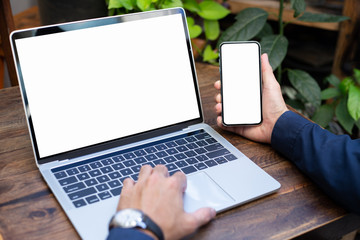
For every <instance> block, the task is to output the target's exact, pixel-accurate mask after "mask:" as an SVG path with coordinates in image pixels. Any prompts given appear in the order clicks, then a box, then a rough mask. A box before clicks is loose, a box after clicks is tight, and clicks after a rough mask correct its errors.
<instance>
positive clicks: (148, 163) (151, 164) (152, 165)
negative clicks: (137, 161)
mask: <svg viewBox="0 0 360 240" xmlns="http://www.w3.org/2000/svg"><path fill="white" fill-rule="evenodd" d="M144 165H150V166H151V167H152V168H153V167H155V164H153V163H152V162H147V163H143V164H141V166H144Z"/></svg>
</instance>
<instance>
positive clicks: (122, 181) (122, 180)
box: [119, 177, 129, 184]
mask: <svg viewBox="0 0 360 240" xmlns="http://www.w3.org/2000/svg"><path fill="white" fill-rule="evenodd" d="M127 178H129V177H123V178H120V179H119V181H120V182H121V183H122V184H124V181H125V179H127Z"/></svg>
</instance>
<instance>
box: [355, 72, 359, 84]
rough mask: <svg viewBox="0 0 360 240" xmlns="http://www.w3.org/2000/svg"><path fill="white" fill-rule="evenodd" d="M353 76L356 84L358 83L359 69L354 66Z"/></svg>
mask: <svg viewBox="0 0 360 240" xmlns="http://www.w3.org/2000/svg"><path fill="white" fill-rule="evenodd" d="M354 78H355V81H356V82H357V84H360V70H359V69H356V68H354Z"/></svg>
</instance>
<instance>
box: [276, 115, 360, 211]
mask: <svg viewBox="0 0 360 240" xmlns="http://www.w3.org/2000/svg"><path fill="white" fill-rule="evenodd" d="M271 145H272V147H273V148H274V149H275V150H277V151H279V152H280V153H281V154H283V155H284V156H285V157H286V158H288V159H289V160H290V161H292V162H294V163H295V165H296V166H297V167H298V168H299V169H300V170H301V171H302V172H304V173H305V174H306V175H308V176H309V177H310V178H311V179H312V180H313V181H314V182H315V183H316V184H317V185H318V186H319V187H321V188H322V189H323V190H324V191H325V192H326V193H327V194H328V195H330V196H331V197H332V198H333V199H334V200H335V201H337V202H338V203H340V204H342V206H343V207H344V208H346V209H348V210H350V211H353V212H355V213H360V139H356V140H352V139H351V138H350V137H349V136H348V135H335V134H332V133H331V132H329V131H327V130H324V129H322V128H321V127H319V126H318V125H317V124H314V123H312V122H310V121H308V120H306V119H305V118H303V117H301V116H300V115H298V114H296V113H294V112H291V111H287V112H285V113H284V114H283V115H282V116H281V117H280V118H279V119H278V121H277V122H276V124H275V126H274V130H273V132H272V136H271Z"/></svg>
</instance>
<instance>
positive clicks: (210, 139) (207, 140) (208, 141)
mask: <svg viewBox="0 0 360 240" xmlns="http://www.w3.org/2000/svg"><path fill="white" fill-rule="evenodd" d="M205 141H206V142H207V143H208V144H212V143H217V141H216V140H215V139H214V138H212V137H211V138H208V139H205Z"/></svg>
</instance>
